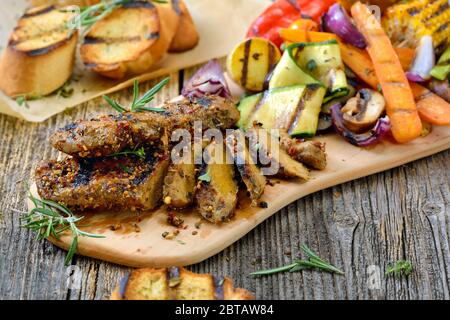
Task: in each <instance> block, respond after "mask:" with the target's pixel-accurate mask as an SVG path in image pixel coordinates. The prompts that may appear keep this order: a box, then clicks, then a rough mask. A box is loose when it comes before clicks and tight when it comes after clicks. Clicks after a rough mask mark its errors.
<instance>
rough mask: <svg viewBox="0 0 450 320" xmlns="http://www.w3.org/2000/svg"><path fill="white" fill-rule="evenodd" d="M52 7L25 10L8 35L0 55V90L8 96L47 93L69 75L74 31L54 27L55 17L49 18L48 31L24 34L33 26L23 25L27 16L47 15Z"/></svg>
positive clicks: (41, 94)
mask: <svg viewBox="0 0 450 320" xmlns="http://www.w3.org/2000/svg"><path fill="white" fill-rule="evenodd" d="M52 10H53V8H51V7H44V8H39V9H34V11H28V12H27V13H26V14H25V15H24V16H23V17H22V18H21V19H20V20H19V21H18V26H17V27H16V28H15V30H14V32H13V33H12V34H11V37H10V41H9V45H8V47H7V48H6V49H5V50H4V51H3V54H2V56H1V58H0V74H1V75H2V76H1V77H0V90H2V91H3V92H4V93H6V94H7V95H8V96H10V97H15V96H18V95H26V96H27V97H35V96H43V95H47V94H50V93H52V92H53V91H55V90H57V89H58V88H59V87H61V86H62V85H63V84H64V83H65V82H66V81H67V80H68V79H69V78H70V76H71V74H72V69H73V65H74V62H75V50H76V45H77V39H78V32H77V31H71V30H65V31H61V30H56V29H55V20H52V21H51V22H49V23H53V25H51V26H48V28H49V30H45V27H46V26H44V27H43V30H44V31H42V32H41V33H39V34H34V35H30V37H28V36H27V32H28V31H26V30H31V31H34V29H33V25H31V26H30V25H27V23H28V21H27V19H30V16H33V15H35V14H41V12H42V15H44V16H45V15H47V14H51V13H50V12H51V11H52ZM27 14H29V15H30V16H27ZM42 19H44V20H45V17H44V18H42ZM64 23H65V22H64ZM24 30H25V31H24ZM35 32H37V31H35Z"/></svg>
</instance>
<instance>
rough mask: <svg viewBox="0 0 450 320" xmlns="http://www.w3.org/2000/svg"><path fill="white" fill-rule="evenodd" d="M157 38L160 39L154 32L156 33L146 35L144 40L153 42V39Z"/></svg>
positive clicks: (157, 33)
mask: <svg viewBox="0 0 450 320" xmlns="http://www.w3.org/2000/svg"><path fill="white" fill-rule="evenodd" d="M159 37H160V35H159V32H158V31H156V32H152V33H150V34H148V35H146V36H145V39H147V40H153V39H159Z"/></svg>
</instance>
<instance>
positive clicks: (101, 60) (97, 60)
mask: <svg viewBox="0 0 450 320" xmlns="http://www.w3.org/2000/svg"><path fill="white" fill-rule="evenodd" d="M126 10H129V9H127V8H119V9H117V10H115V11H114V12H113V13H111V14H110V15H109V16H107V17H105V18H104V19H102V20H100V21H99V22H97V23H96V24H94V26H93V27H92V29H91V30H90V31H89V32H88V34H87V35H86V37H85V43H84V44H83V45H82V46H81V49H80V53H81V59H82V60H83V62H84V64H85V65H86V66H87V67H88V68H90V69H91V70H92V71H94V72H97V73H99V74H101V75H103V76H105V77H108V78H113V79H121V78H123V77H125V76H126V75H137V74H141V73H144V72H147V71H149V69H150V68H151V67H152V66H153V65H154V64H155V63H157V62H158V61H159V60H161V59H162V58H163V56H164V55H165V54H166V53H167V51H168V49H169V46H170V42H171V41H172V39H173V37H174V35H175V32H176V30H177V28H178V24H179V17H178V15H177V14H176V13H175V12H174V11H173V10H170V9H169V8H167V7H164V6H160V5H155V6H154V8H149V7H142V8H139V9H136V8H135V9H133V10H141V13H145V16H146V17H147V18H148V19H149V20H148V26H149V27H151V28H154V30H152V31H153V33H154V34H157V38H155V39H144V37H145V36H146V35H139V36H140V37H141V40H139V41H137V42H136V41H134V42H130V47H129V49H127V50H123V51H124V52H126V54H124V55H122V56H121V55H120V53H119V54H118V55H117V57H115V59H114V60H109V61H108V60H107V57H105V55H104V54H102V50H104V48H105V46H108V41H109V40H110V39H106V42H103V43H96V41H90V40H89V39H101V38H102V36H100V37H99V36H98V35H99V34H103V33H104V32H103V31H104V29H105V28H110V27H111V25H110V23H117V19H120V16H121V15H123V14H124V13H125V11H126ZM112 21H114V22H112ZM123 31H124V33H126V32H128V30H123ZM115 38H117V35H115ZM86 39H87V40H86ZM103 39H104V38H103ZM118 45H120V46H124V45H127V43H126V42H122V43H121V44H118ZM131 45H132V46H131ZM113 46H114V44H112V45H111V49H112V50H114V48H113ZM116 46H117V45H116ZM116 48H117V47H116Z"/></svg>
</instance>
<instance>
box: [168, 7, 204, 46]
mask: <svg viewBox="0 0 450 320" xmlns="http://www.w3.org/2000/svg"><path fill="white" fill-rule="evenodd" d="M167 3H168V5H169V6H171V8H172V10H174V11H175V12H176V13H177V14H178V16H179V17H180V24H179V25H178V29H177V32H176V33H175V36H174V38H173V39H172V42H171V44H170V48H169V52H183V51H187V50H190V49H192V48H194V47H195V46H196V45H197V44H198V41H199V35H198V32H197V28H196V27H195V24H194V21H193V20H192V17H191V14H190V13H189V10H188V8H187V6H186V3H185V2H184V1H183V0H170V1H168V2H167Z"/></svg>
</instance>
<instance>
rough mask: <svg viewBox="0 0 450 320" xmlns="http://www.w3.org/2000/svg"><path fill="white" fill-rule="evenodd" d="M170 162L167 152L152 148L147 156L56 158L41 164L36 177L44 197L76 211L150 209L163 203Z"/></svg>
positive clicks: (39, 189) (40, 192)
mask: <svg viewBox="0 0 450 320" xmlns="http://www.w3.org/2000/svg"><path fill="white" fill-rule="evenodd" d="M168 165H169V159H168V155H167V154H166V153H156V152H154V151H152V150H151V149H149V150H147V151H146V158H145V159H140V158H137V157H134V156H127V157H107V158H97V159H76V158H66V159H65V160H62V161H54V160H53V161H49V162H46V163H43V164H42V165H41V166H40V167H38V168H37V170H36V175H35V176H36V184H37V188H38V193H39V195H40V196H41V197H42V198H43V199H48V200H53V201H56V202H60V203H64V204H65V205H67V206H68V207H69V208H71V209H74V210H87V209H97V210H103V209H114V210H120V209H127V210H149V209H153V208H155V207H156V206H157V205H158V204H160V201H161V196H162V185H163V181H164V176H165V174H166V172H167V167H168Z"/></svg>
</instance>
